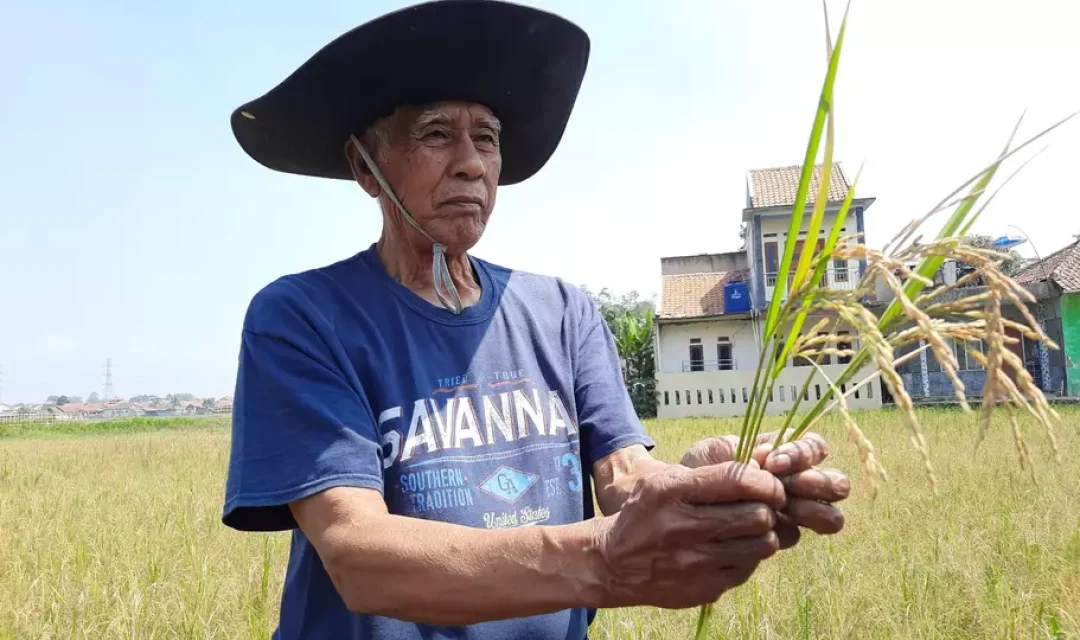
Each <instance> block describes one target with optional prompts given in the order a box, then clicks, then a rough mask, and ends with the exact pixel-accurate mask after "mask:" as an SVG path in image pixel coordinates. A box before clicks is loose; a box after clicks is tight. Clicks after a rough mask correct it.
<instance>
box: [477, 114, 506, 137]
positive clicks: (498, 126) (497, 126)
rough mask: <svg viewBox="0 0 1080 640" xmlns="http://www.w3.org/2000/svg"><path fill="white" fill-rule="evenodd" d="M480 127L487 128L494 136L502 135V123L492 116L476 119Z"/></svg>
mask: <svg viewBox="0 0 1080 640" xmlns="http://www.w3.org/2000/svg"><path fill="white" fill-rule="evenodd" d="M477 120H478V121H479V124H480V126H481V127H487V128H488V129H491V130H492V131H494V132H495V133H496V134H500V133H502V123H501V122H499V119H498V118H496V117H494V116H480V117H479V118H477Z"/></svg>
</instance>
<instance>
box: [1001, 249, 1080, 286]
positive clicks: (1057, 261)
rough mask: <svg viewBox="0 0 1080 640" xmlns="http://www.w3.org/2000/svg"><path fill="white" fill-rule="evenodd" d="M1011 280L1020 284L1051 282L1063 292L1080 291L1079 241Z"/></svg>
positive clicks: (1033, 265)
mask: <svg viewBox="0 0 1080 640" xmlns="http://www.w3.org/2000/svg"><path fill="white" fill-rule="evenodd" d="M1013 279H1014V280H1016V281H1017V282H1018V283H1020V284H1033V283H1036V282H1043V281H1044V280H1051V281H1053V282H1054V283H1055V284H1057V285H1058V286H1059V287H1061V288H1062V289H1064V290H1065V291H1080V240H1077V241H1076V242H1074V243H1072V244H1071V245H1069V246H1067V247H1065V248H1063V249H1059V250H1058V251H1055V252H1054V253H1052V254H1050V255H1048V256H1046V257H1045V258H1043V259H1042V260H1040V261H1038V262H1036V263H1035V264H1031V265H1028V266H1026V267H1024V268H1023V269H1021V270H1020V272H1019V273H1017V274H1016V275H1015V276H1013Z"/></svg>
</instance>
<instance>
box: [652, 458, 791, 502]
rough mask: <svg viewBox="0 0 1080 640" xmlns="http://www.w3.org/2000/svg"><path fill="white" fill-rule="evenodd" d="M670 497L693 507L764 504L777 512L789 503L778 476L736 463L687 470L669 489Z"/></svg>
mask: <svg viewBox="0 0 1080 640" xmlns="http://www.w3.org/2000/svg"><path fill="white" fill-rule="evenodd" d="M668 497H669V498H673V499H677V500H681V501H683V502H687V503H690V504H716V503H723V502H739V501H755V502H764V503H765V504H767V505H769V506H770V507H772V508H773V509H777V510H779V509H782V508H783V506H784V503H785V495H784V486H783V485H782V484H781V483H780V480H779V479H778V478H777V477H776V476H775V475H773V474H771V473H767V472H765V471H762V470H761V469H758V468H757V465H753V464H750V465H745V464H737V463H734V462H725V463H723V464H719V465H711V466H706V467H699V468H697V469H687V470H685V471H684V472H683V473H681V474H679V478H678V479H677V480H676V481H675V482H673V483H671V486H669V487H668Z"/></svg>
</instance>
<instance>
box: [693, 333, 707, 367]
mask: <svg viewBox="0 0 1080 640" xmlns="http://www.w3.org/2000/svg"><path fill="white" fill-rule="evenodd" d="M690 370H691V371H704V370H705V347H704V346H703V345H702V344H701V338H690Z"/></svg>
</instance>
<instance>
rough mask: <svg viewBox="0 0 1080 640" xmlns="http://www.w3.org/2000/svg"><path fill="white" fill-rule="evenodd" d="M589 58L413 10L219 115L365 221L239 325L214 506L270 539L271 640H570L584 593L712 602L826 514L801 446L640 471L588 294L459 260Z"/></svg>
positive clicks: (539, 159)
mask: <svg viewBox="0 0 1080 640" xmlns="http://www.w3.org/2000/svg"><path fill="white" fill-rule="evenodd" d="M588 50H589V41H588V38H587V37H586V35H585V34H584V33H583V32H582V31H581V30H580V29H578V28H577V27H576V26H574V25H572V24H570V23H568V22H566V21H565V20H563V19H561V18H559V17H557V16H554V15H551V14H548V13H545V12H542V11H538V10H535V9H531V8H525V7H520V6H516V5H512V4H506V3H502V2H491V1H477V0H465V1H446V2H434V3H429V4H425V5H419V6H416V7H412V8H409V9H405V10H402V11H398V12H395V13H392V14H389V15H387V16H383V17H382V18H380V19H378V20H375V21H373V22H370V23H368V24H366V25H363V26H361V27H359V28H357V29H355V30H353V31H351V32H349V33H347V34H345V35H343V36H342V37H340V38H338V39H337V40H335V41H334V42H333V43H331V44H330V45H328V46H327V47H325V48H324V49H322V50H321V51H319V52H318V53H317V54H316V55H315V56H314V57H312V58H311V59H310V60H309V61H307V62H306V63H305V64H304V65H303V66H301V67H300V68H299V69H298V70H297V71H296V72H295V73H294V74H293V75H291V76H290V77H289V78H287V79H286V80H285V81H284V82H282V83H281V84H280V85H279V86H278V87H276V88H275V89H274V90H272V91H271V92H269V93H268V94H266V95H265V96H263V97H261V98H259V99H258V100H255V101H253V102H251V103H248V104H246V105H244V106H243V107H241V108H239V109H237V111H236V113H235V114H234V115H233V130H234V132H235V134H236V136H237V139H238V140H239V142H240V144H241V145H242V147H243V148H244V149H245V150H246V151H247V152H248V153H249V154H250V155H251V156H252V157H253V158H255V159H256V160H257V161H259V162H261V163H262V164H264V165H266V166H268V167H271V168H274V169H277V170H280V171H286V172H291V173H297V174H302V175H313V176H320V177H327V178H338V179H349V180H354V181H355V182H356V183H357V184H358V185H359V187H360V188H362V189H363V190H364V191H365V192H366V193H367V194H368V195H369V196H370V197H372V198H375V199H377V201H378V203H379V206H380V208H381V210H382V217H383V229H382V235H381V237H380V238H379V239H378V241H377V242H375V243H374V244H372V245H370V246H369V247H368V248H366V249H364V250H362V251H360V252H359V253H357V254H356V255H354V256H353V257H351V258H348V259H346V260H344V261H341V262H338V263H336V264H332V265H330V266H327V267H323V268H319V269H314V270H311V271H307V272H304V273H299V274H293V275H289V276H285V277H282V278H280V279H278V280H276V281H275V282H273V283H271V284H270V285H268V286H267V287H265V288H264V289H263V290H261V291H260V292H259V293H258V294H257V295H256V296H255V297H254V299H253V300H252V302H251V304H250V307H249V309H248V312H247V315H246V317H245V320H244V330H243V336H242V344H241V351H240V363H239V373H238V380H237V389H236V398H235V409H234V420H233V440H232V452H231V459H230V464H229V470H228V471H229V473H228V482H227V487H226V501H225V506H224V515H223V520H224V522H225V524H226V525H228V526H231V527H234V528H236V529H240V530H244V531H276V530H292V536H293V537H292V547H291V552H290V556H289V564H288V571H287V573H286V577H285V586H284V593H283V594H282V601H281V618H280V623H279V628H278V630H277V632H276V634H275V637H276V638H280V639H293V638H335V639H338V638H351V639H354V640H359V639H361V638H365V639H366V638H380V639H381V638H392V639H399V638H400V639H412V638H475V639H496V638H536V639H548V638H550V639H556V638H557V639H559V640H568V639H581V638H585V637H586V636H587V630H588V625H589V623H590V622H591V620H592V618H593V616H594V614H595V610H596V609H597V608H601V607H624V606H635V605H654V606H660V607H672V608H676V607H689V606H693V605H698V604H701V603H706V602H711V601H714V600H716V599H717V598H719V597H720V596H721V595H722V594H723V593H725V592H726V591H728V590H730V589H731V588H733V587H735V586H736V585H739V584H741V583H743V582H745V581H746V580H747V579H748V578H749V576H750V575H751V573H752V572H753V571H754V570H755V568H756V567H757V566H758V565H759V563H761V562H762V561H763V560H765V559H766V558H768V557H770V556H771V555H773V554H774V553H775V552H777V551H778V550H779V549H781V548H784V547H789V546H791V545H793V544H795V542H796V541H797V539H798V537H799V527H800V526H802V527H808V528H810V529H813V530H815V531H817V532H819V533H834V532H836V531H838V530H839V529H840V527H841V526H842V520H843V517H842V514H841V513H840V511H839V510H838V509H837V508H836V507H835V506H833V504H831V503H834V502H836V501H839V500H841V499H843V498H844V497H845V496H846V494H847V479H846V478H845V477H844V476H843V475H842V474H840V473H839V472H836V471H833V470H825V469H817V468H816V467H815V465H818V464H820V463H821V461H822V459H823V458H824V457H825V443H824V441H822V440H821V439H820V438H817V437H816V436H815V437H812V438H808V439H806V440H803V441H800V442H798V443H794V444H788V445H784V446H783V447H780V448H779V449H778V450H776V451H773V452H771V453H770V452H769V449H770V447H769V444H768V440H767V439H766V440H765V441H763V442H762V443H761V444H762V446H761V447H759V452H758V453H757V455H756V458H755V459H756V462H754V463H751V464H750V465H736V464H735V463H733V462H732V461H731V460H732V450H733V447H732V443H733V439H732V438H711V439H707V440H704V441H702V442H699V443H697V444H696V445H694V447H692V448H691V450H690V451H689V452H687V453H686V455H685V456H684V457H683V460H682V464H677V465H676V464H667V463H663V462H660V461H658V460H656V459H654V458H653V457H652V456H651V455H650V453H649V451H650V449H651V448H652V447H653V446H654V444H653V441H652V439H651V438H650V437H649V436H648V434H647V433H646V432H645V430H644V428H643V427H642V425H641V423H640V422H639V421H638V419H637V417H636V415H635V414H634V411H633V408H632V406H631V404H630V401H629V398H628V395H627V393H626V390H625V388H624V383H623V380H622V378H621V373H620V366H619V358H618V354H617V353H616V350H615V346H614V343H613V340H612V336H611V334H610V332H609V330H608V328H607V326H606V325H605V323H604V321H603V319H602V318H601V316H600V314H599V313H598V312H597V309H596V308H595V306H594V305H593V304H592V302H591V301H590V300H589V299H588V298H587V297H586V296H585V295H583V294H582V293H581V292H580V291H579V290H578V289H576V288H574V287H572V286H569V285H567V284H566V283H564V282H562V281H560V280H558V279H556V278H552V277H546V276H541V275H534V274H530V273H523V272H520V271H514V270H511V269H508V268H505V267H502V266H497V265H494V264H491V263H489V262H486V261H484V260H481V259H479V258H476V257H473V256H470V255H469V250H470V249H471V248H472V247H473V246H474V245H475V244H476V242H477V241H478V240H479V239H480V237H481V235H482V234H483V232H484V229H485V227H486V226H487V224H488V221H489V219H490V216H491V213H492V210H493V208H494V205H495V195H496V191H497V188H498V187H499V186H502V185H509V184H514V183H518V182H521V181H523V180H525V179H527V178H528V177H530V176H531V175H533V174H534V173H536V172H537V171H538V170H539V169H540V168H541V167H542V166H543V165H544V163H545V162H546V161H547V160H548V158H549V157H550V156H551V154H552V153H553V152H554V150H555V148H556V146H557V144H558V141H559V139H560V137H561V136H562V132H563V129H564V128H565V125H566V122H567V120H568V118H569V116H570V111H571V109H572V107H573V104H574V101H575V99H576V96H577V92H578V88H579V86H580V83H581V80H582V77H583V75H584V71H585V66H586V61H587V57H588ZM597 215H603V213H602V212H598V214H597ZM568 231H569V232H572V230H568ZM594 500H595V504H596V505H598V506H599V508H600V511H601V512H602V514H601V515H596V514H594Z"/></svg>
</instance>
